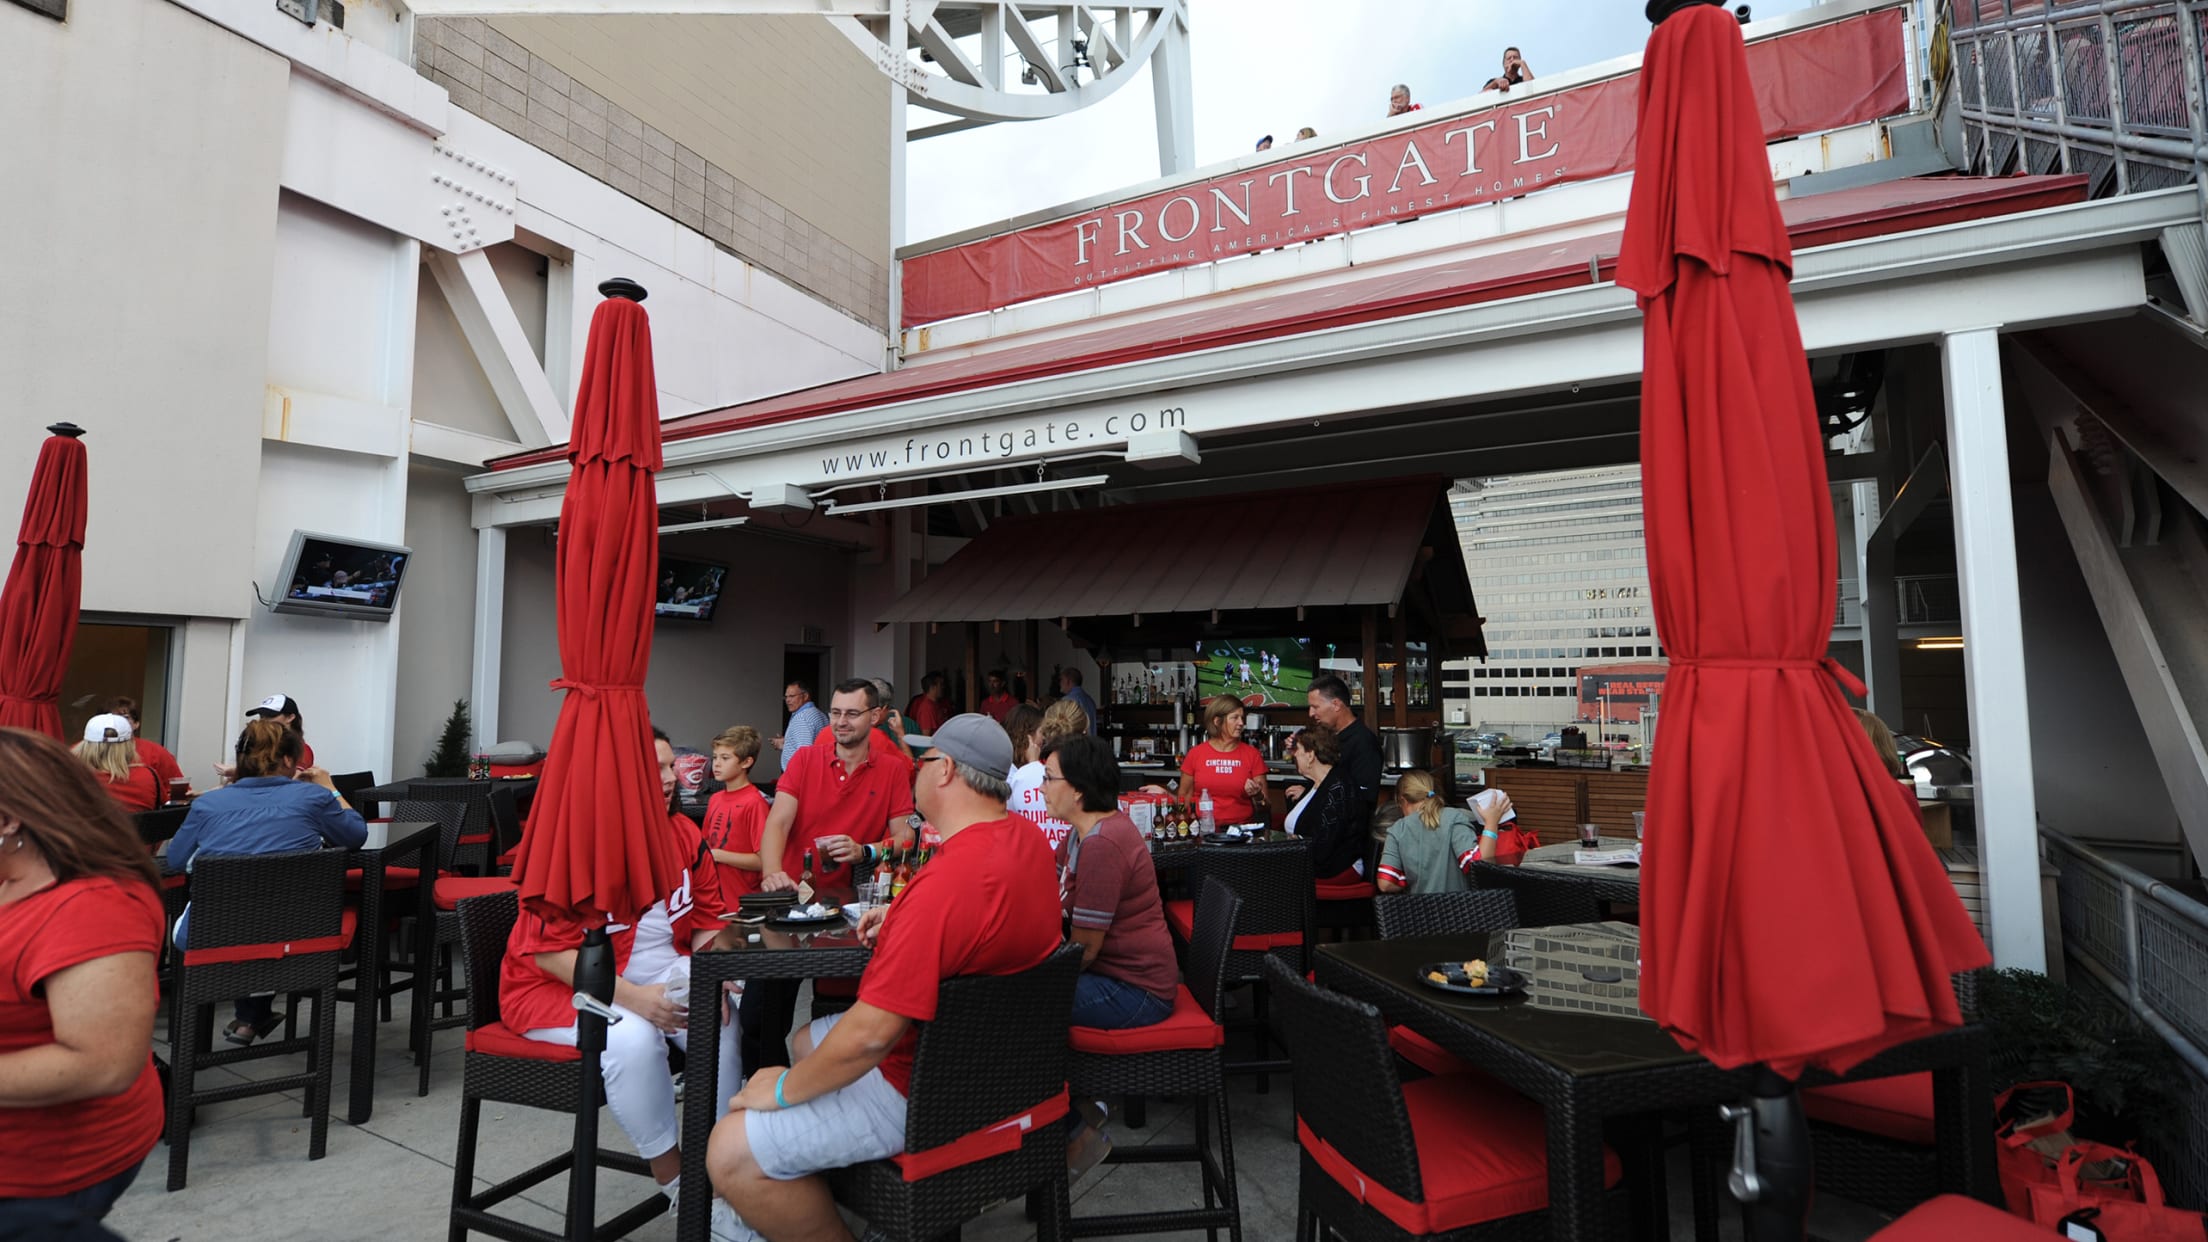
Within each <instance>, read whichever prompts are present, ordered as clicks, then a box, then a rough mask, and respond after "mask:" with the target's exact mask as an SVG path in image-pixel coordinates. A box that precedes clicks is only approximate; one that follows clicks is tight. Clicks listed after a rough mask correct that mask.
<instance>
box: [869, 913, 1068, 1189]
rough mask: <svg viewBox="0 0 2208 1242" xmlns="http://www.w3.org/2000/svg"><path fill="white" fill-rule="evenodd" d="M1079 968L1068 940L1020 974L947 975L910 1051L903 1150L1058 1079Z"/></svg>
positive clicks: (974, 1124)
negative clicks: (916, 1044)
mask: <svg viewBox="0 0 2208 1242" xmlns="http://www.w3.org/2000/svg"><path fill="white" fill-rule="evenodd" d="M1080 973H1081V949H1080V946H1078V945H1073V944H1068V945H1065V946H1063V947H1061V948H1060V949H1059V950H1058V951H1057V952H1055V953H1052V954H1051V955H1050V957H1049V958H1047V959H1046V960H1044V962H1043V963H1042V964H1041V965H1039V966H1036V967H1035V968H1034V969H1032V970H1027V971H1023V972H1021V973H1019V974H1016V975H967V976H963V977H960V978H957V979H946V980H944V981H943V988H942V992H941V995H939V996H938V997H937V998H936V1006H935V1017H934V1018H933V1019H932V1020H930V1021H928V1022H926V1023H924V1024H922V1026H921V1028H920V1046H919V1047H918V1048H917V1049H916V1050H914V1053H913V1064H912V1096H911V1107H910V1109H909V1110H908V1111H907V1113H906V1114H905V1150H906V1151H925V1150H926V1149H928V1148H930V1147H940V1146H942V1145H943V1144H945V1143H948V1142H951V1141H952V1140H954V1139H958V1138H963V1137H965V1136H966V1135H968V1134H971V1133H973V1132H974V1131H976V1130H979V1129H981V1128H982V1127H983V1126H987V1125H992V1124H994V1123H996V1122H999V1121H1002V1120H1004V1119H1005V1118H1006V1117H1009V1116H1011V1115H1012V1114H1014V1113H1016V1112H1018V1111H1020V1110H1021V1109H1023V1108H1027V1107H1029V1106H1031V1105H1033V1104H1034V1103H1036V1102H1037V1101H1038V1100H1043V1099H1047V1098H1049V1097H1050V1096H1054V1095H1056V1094H1057V1093H1058V1092H1059V1091H1060V1090H1061V1089H1062V1088H1064V1086H1065V1085H1066V1028H1067V1027H1068V1026H1070V1025H1071V1024H1072V1017H1071V1015H1072V1013H1073V981H1074V977H1075V976H1077V975H1079V974H1080Z"/></svg>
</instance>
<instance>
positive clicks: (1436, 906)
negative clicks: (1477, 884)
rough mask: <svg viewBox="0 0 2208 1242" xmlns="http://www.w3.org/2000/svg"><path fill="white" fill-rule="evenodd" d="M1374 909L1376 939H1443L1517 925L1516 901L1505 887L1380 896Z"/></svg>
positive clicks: (1505, 928)
mask: <svg viewBox="0 0 2208 1242" xmlns="http://www.w3.org/2000/svg"><path fill="white" fill-rule="evenodd" d="M1373 908H1374V910H1375V912H1376V913H1377V914H1378V915H1379V920H1380V938H1381V939H1382V940H1393V939H1395V938H1396V937H1398V936H1446V935H1448V934H1450V933H1452V932H1483V931H1507V930H1509V929H1510V928H1513V927H1516V926H1518V900H1517V897H1516V895H1515V894H1514V893H1513V892H1512V890H1510V889H1507V888H1475V889H1468V890H1466V891H1464V892H1457V893H1382V894H1381V895H1380V898H1379V900H1378V901H1377V902H1375V903H1374V907H1373Z"/></svg>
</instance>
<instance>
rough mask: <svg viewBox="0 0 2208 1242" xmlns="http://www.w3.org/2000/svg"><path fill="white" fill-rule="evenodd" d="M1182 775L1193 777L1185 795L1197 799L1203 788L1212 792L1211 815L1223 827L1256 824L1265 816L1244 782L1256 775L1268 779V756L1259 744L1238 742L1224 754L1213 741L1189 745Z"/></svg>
mask: <svg viewBox="0 0 2208 1242" xmlns="http://www.w3.org/2000/svg"><path fill="white" fill-rule="evenodd" d="M1181 774H1182V775H1183V776H1186V777H1187V778H1188V780H1189V783H1188V785H1187V786H1185V787H1184V788H1183V789H1182V790H1181V796H1182V798H1184V799H1185V800H1187V801H1190V802H1194V801H1195V800H1196V795H1197V794H1198V793H1199V792H1200V791H1202V790H1206V789H1208V790H1210V791H1211V814H1212V818H1213V819H1214V820H1215V821H1217V823H1218V825H1219V826H1220V827H1221V828H1224V827H1226V826H1227V825H1229V824H1249V823H1255V822H1257V821H1258V820H1259V819H1261V818H1262V816H1261V815H1260V814H1259V813H1258V811H1257V808H1256V806H1255V805H1253V804H1252V803H1251V801H1250V795H1249V794H1248V793H1247V792H1246V791H1244V790H1243V788H1242V782H1244V781H1246V780H1249V779H1250V778H1251V777H1253V776H1254V777H1256V778H1257V779H1259V780H1264V779H1265V756H1263V755H1261V754H1259V753H1257V747H1255V746H1252V745H1250V744H1249V743H1248V742H1239V743H1236V745H1235V748H1234V749H1233V750H1230V751H1227V752H1225V753H1224V754H1222V753H1221V752H1220V750H1219V748H1218V747H1216V746H1213V745H1212V744H1211V743H1210V742H1201V743H1198V744H1197V745H1195V746H1192V747H1190V748H1189V751H1188V757H1187V758H1186V759H1183V760H1181Z"/></svg>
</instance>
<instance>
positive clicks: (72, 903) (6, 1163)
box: [0, 876, 167, 1199]
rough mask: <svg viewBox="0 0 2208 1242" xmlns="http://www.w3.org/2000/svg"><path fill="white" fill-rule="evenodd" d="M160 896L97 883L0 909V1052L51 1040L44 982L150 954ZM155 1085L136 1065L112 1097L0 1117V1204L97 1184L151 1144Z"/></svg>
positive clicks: (159, 1109) (133, 885) (159, 1117)
mask: <svg viewBox="0 0 2208 1242" xmlns="http://www.w3.org/2000/svg"><path fill="white" fill-rule="evenodd" d="M164 927H165V924H164V922H163V920H162V916H161V896H160V894H159V893H156V892H155V891H154V890H153V887H152V886H151V885H148V884H144V883H140V882H138V881H135V880H115V879H110V878H108V877H106V876H97V877H93V878H89V879H82V880H71V881H69V882H68V883H66V884H56V885H55V886H54V887H52V888H49V889H47V890H46V891H44V892H42V893H33V894H31V895H30V896H29V897H26V898H24V899H23V900H21V901H18V902H15V903H14V904H12V905H7V906H0V963H4V965H0V1053H9V1052H19V1051H21V1050H23V1049H25V1048H35V1047H38V1046H40V1045H42V1044H50V1043H52V1042H54V1024H53V1017H52V1015H51V1013H49V1012H48V1010H47V1008H46V995H45V991H44V983H45V980H46V979H47V978H48V977H49V976H52V975H56V974H59V973H60V972H62V971H64V970H67V969H68V968H70V967H72V966H81V965H83V964H84V963H86V962H89V961H93V960H95V959H97V958H102V957H112V956H114V955H115V954H118V953H158V952H159V951H160V949H161V937H162V935H163V934H164ZM166 1116H167V1110H166V1108H165V1106H164V1105H163V1103H162V1097H161V1079H160V1076H159V1075H158V1074H157V1073H156V1072H155V1070H154V1068H153V1053H152V1050H151V1049H150V1048H149V1049H148V1050H147V1052H146V1058H145V1067H144V1068H143V1069H141V1070H140V1071H139V1072H138V1077H137V1078H136V1079H134V1080H132V1082H131V1084H130V1086H128V1087H126V1088H124V1089H123V1091H122V1093H121V1094H119V1095H110V1096H103V1097H101V1098H99V1099H95V1100H78V1101H76V1102H75V1103H71V1104H54V1105H50V1106H47V1107H44V1108H10V1109H6V1110H4V1111H0V1199H19V1198H39V1199H44V1198H52V1197H53V1196H56V1195H65V1194H70V1193H72V1192H74V1191H79V1190H82V1189H84V1188H85V1187H87V1186H91V1185H94V1184H96V1183H99V1182H103V1181H106V1180H107V1179H108V1178H111V1177H113V1176H115V1175H116V1174H118V1173H121V1172H122V1171H123V1170H125V1169H127V1168H130V1167H131V1166H132V1165H134V1164H137V1163H138V1162H139V1161H140V1160H143V1159H145V1156H146V1153H147V1152H149V1151H152V1150H153V1145H154V1144H155V1143H157V1142H159V1141H160V1140H161V1128H162V1126H163V1124H164V1119H165V1117H166Z"/></svg>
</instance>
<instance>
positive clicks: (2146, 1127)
mask: <svg viewBox="0 0 2208 1242" xmlns="http://www.w3.org/2000/svg"><path fill="white" fill-rule="evenodd" d="M1976 983H1977V989H1976V990H1977V997H1976V1007H1977V1017H1978V1020H1979V1021H1980V1022H1983V1023H1984V1024H1985V1026H1986V1028H1987V1030H1988V1031H1990V1032H1991V1033H1992V1036H1993V1040H1992V1043H1993V1048H1992V1056H1991V1062H1992V1067H1991V1068H1992V1074H1993V1089H1994V1091H1995V1092H1996V1093H1999V1092H2002V1091H2006V1090H2008V1089H2009V1088H2010V1087H2013V1086H2015V1085H2016V1084H2017V1083H2020V1082H2037V1081H2050V1080H2051V1081H2060V1082H2066V1083H2069V1084H2070V1089H2071V1093H2072V1094H2073V1095H2074V1096H2075V1097H2076V1102H2077V1119H2076V1122H2075V1124H2073V1125H2072V1126H2071V1133H2073V1134H2074V1135H2076V1136H2077V1137H2078V1138H2082V1139H2092V1140H2094V1141H2096V1142H2102V1143H2110V1144H2114V1145H2116V1146H2122V1145H2124V1144H2126V1143H2129V1142H2132V1141H2134V1140H2138V1141H2141V1142H2143V1143H2144V1144H2145V1145H2147V1146H2148V1147H2149V1148H2150V1150H2153V1151H2158V1152H2173V1151H2177V1150H2179V1149H2180V1148H2181V1146H2182V1143H2183V1129H2184V1116H2183V1112H2182V1110H2181V1107H2180V1097H2179V1096H2178V1094H2177V1093H2174V1092H2172V1091H2171V1090H2170V1084H2171V1083H2173V1082H2176V1081H2179V1075H2180V1073H2181V1071H2182V1068H2183V1067H2182V1066H2181V1065H2180V1064H2179V1062H2178V1059H2177V1054H2176V1053H2174V1052H2172V1051H2171V1050H2170V1047H2169V1045H2168V1044H2166V1043H2164V1042H2163V1041H2162V1038H2161V1037H2160V1036H2159V1035H2157V1034H2155V1033H2154V1032H2153V1031H2152V1030H2150V1029H2148V1028H2147V1027H2146V1026H2144V1025H2142V1024H2141V1023H2140V1022H2139V1021H2138V1020H2137V1019H2135V1018H2134V1017H2133V1016H2132V1013H2131V1011H2130V1010H2129V1009H2128V1008H2127V1007H2126V1006H2125V1005H2124V1003H2123V1002H2122V1001H2120V1000H2118V999H2116V998H2115V997H2113V996H2110V995H2108V994H2107V993H2106V992H2103V991H2101V990H2100V989H2099V988H2092V987H2078V988H2073V987H2068V986H2066V985H2064V984H2061V983H2057V982H2055V981H2054V980H2053V979H2050V978H2048V977H2047V976H2046V975H2043V974H2039V973H2038V972H2036V971H2029V970H1992V969H1987V970H1981V971H1979V972H1977V975H1976Z"/></svg>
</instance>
